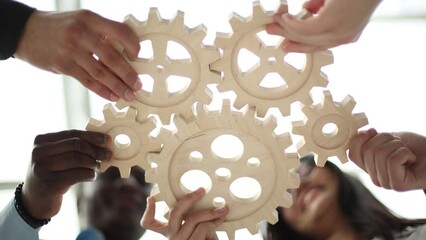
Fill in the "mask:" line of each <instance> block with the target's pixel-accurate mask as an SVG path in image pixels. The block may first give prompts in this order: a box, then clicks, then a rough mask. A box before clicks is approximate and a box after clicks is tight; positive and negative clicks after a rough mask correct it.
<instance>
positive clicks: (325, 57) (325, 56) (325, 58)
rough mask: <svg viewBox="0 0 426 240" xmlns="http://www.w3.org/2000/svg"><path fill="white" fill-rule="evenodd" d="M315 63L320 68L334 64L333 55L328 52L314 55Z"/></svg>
mask: <svg viewBox="0 0 426 240" xmlns="http://www.w3.org/2000/svg"><path fill="white" fill-rule="evenodd" d="M317 59H318V60H317ZM315 62H317V63H319V64H320V66H327V65H330V64H332V63H333V62H334V57H333V53H332V52H331V51H330V50H325V51H321V52H320V53H319V54H316V59H315Z"/></svg>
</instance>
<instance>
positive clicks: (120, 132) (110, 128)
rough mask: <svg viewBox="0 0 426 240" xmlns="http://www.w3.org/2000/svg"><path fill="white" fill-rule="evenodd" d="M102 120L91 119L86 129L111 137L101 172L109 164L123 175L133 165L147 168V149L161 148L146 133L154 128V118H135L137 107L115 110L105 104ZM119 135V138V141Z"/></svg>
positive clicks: (124, 175)
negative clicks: (109, 150) (121, 110)
mask: <svg viewBox="0 0 426 240" xmlns="http://www.w3.org/2000/svg"><path fill="white" fill-rule="evenodd" d="M103 113H104V118H105V119H104V120H96V119H93V118H91V119H90V120H89V123H88V124H87V127H86V130H88V131H95V132H103V133H107V134H109V135H110V136H111V138H112V139H113V144H112V152H113V158H112V159H111V161H101V164H100V171H102V172H104V171H105V170H106V169H108V168H109V167H111V166H115V167H117V168H118V169H119V171H120V175H121V177H123V178H127V177H129V176H130V170H131V168H132V167H133V166H136V165H138V166H140V167H142V168H143V169H149V168H150V167H151V166H150V164H149V162H148V160H147V155H148V152H151V151H160V149H161V146H160V145H159V144H156V143H154V142H152V141H151V140H150V137H149V134H150V132H151V131H152V130H154V129H155V127H156V124H155V118H154V117H150V118H148V119H147V120H146V121H145V122H143V123H141V122H137V121H136V110H135V109H134V108H129V109H128V110H127V112H118V111H116V110H115V108H114V106H112V104H110V103H109V104H106V105H105V106H104V111H103ZM120 138H121V139H122V140H120Z"/></svg>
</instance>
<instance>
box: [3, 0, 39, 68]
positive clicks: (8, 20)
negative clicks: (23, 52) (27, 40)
mask: <svg viewBox="0 0 426 240" xmlns="http://www.w3.org/2000/svg"><path fill="white" fill-rule="evenodd" d="M34 10H35V9H34V8H32V7H30V6H27V5H25V4H23V3H20V2H16V1H10V0H0V60H4V59H8V58H10V57H11V56H13V54H15V51H16V47H17V45H18V41H19V38H20V37H21V34H22V32H23V30H24V27H25V24H26V22H27V20H28V18H29V17H30V15H31V13H33V11H34Z"/></svg>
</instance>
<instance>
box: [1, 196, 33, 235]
mask: <svg viewBox="0 0 426 240" xmlns="http://www.w3.org/2000/svg"><path fill="white" fill-rule="evenodd" d="M39 229H40V228H37V229H34V228H32V227H31V226H30V225H28V224H27V223H26V222H25V221H24V220H23V219H22V218H21V217H20V216H19V214H18V213H17V211H16V209H15V207H14V205H13V200H12V201H10V202H9V203H8V204H7V205H6V206H5V207H4V208H3V210H1V211H0V236H1V239H2V240H16V239H26V240H37V239H39V238H38V231H39Z"/></svg>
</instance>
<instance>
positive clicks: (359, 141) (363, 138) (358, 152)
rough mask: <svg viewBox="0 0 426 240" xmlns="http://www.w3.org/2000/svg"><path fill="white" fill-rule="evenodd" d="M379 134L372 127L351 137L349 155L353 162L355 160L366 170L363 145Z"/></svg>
mask: <svg viewBox="0 0 426 240" xmlns="http://www.w3.org/2000/svg"><path fill="white" fill-rule="evenodd" d="M377 134H378V133H377V131H376V130H375V129H374V128H370V129H368V130H367V131H360V132H359V133H358V134H357V135H355V136H354V137H352V139H351V143H350V145H349V152H348V156H349V158H350V159H351V161H352V162H354V163H355V164H356V165H357V166H358V167H359V168H361V169H363V170H364V171H365V170H366V168H365V164H364V157H363V152H362V150H363V146H364V144H366V143H367V142H368V141H369V140H370V139H371V138H373V137H374V136H376V135H377Z"/></svg>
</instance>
